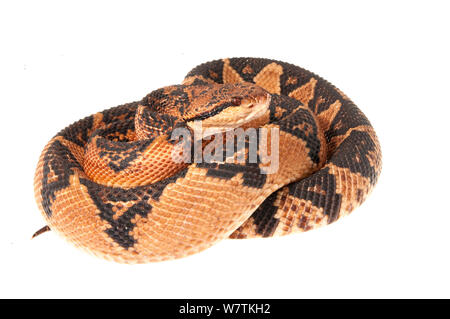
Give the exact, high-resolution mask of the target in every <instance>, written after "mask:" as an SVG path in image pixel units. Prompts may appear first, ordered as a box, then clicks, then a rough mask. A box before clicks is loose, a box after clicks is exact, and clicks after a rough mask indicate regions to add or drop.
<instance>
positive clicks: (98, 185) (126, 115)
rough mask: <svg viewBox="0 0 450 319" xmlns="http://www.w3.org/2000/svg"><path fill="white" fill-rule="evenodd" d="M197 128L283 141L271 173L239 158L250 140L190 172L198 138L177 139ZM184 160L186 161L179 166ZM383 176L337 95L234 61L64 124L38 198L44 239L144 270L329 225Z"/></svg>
mask: <svg viewBox="0 0 450 319" xmlns="http://www.w3.org/2000/svg"><path fill="white" fill-rule="evenodd" d="M196 121H197V122H198V121H200V122H201V124H202V125H203V129H212V130H213V131H214V130H216V131H214V132H215V133H216V134H219V135H220V134H223V135H225V132H227V131H229V130H231V129H237V128H243V129H246V128H252V127H255V128H261V127H262V128H267V129H268V130H267V132H269V133H268V137H267V144H266V145H270V142H271V141H272V140H275V135H274V133H272V132H278V135H277V142H278V145H279V146H278V153H279V163H278V169H277V170H276V171H275V172H271V173H269V174H266V173H263V169H264V168H266V167H267V163H264V162H261V161H260V162H256V163H254V162H250V161H249V160H248V158H249V154H250V153H251V145H250V144H251V143H249V137H245V143H244V144H243V146H242V147H241V149H239V148H236V149H234V153H233V154H231V159H232V160H231V161H230V160H229V159H230V158H229V157H227V159H228V160H226V161H216V162H214V161H213V162H206V161H204V162H200V161H195V160H194V162H193V163H192V161H190V162H191V163H189V161H186V157H183V156H184V155H181V149H177V147H179V146H180V145H191V146H192V145H194V144H195V143H196V141H195V140H194V139H193V138H192V139H190V140H189V138H187V139H184V140H183V139H178V140H176V141H174V140H172V134H173V133H174V132H175V130H176V129H177V128H179V129H184V130H185V131H187V132H192V131H193V123H194V122H196ZM270 129H276V130H275V131H273V130H270ZM217 130H219V131H217ZM229 140H230V139H227V138H226V139H225V141H224V142H220V143H226V142H228V141H229ZM188 142H189V143H188ZM186 143H187V144H186ZM213 143H216V145H217V141H216V139H215V138H214V139H210V141H201V142H200V148H201V149H202V150H204V149H206V148H207V147H208V146H209V145H212V144H213ZM174 151H175V152H174ZM179 151H180V155H179V156H180V158H179V159H184V160H180V161H174V157H173V154H178V153H177V152H179ZM263 151H267V150H266V149H264V146H259V148H258V149H257V152H258V154H259V155H261V154H262V153H263ZM239 154H241V155H242V154H243V156H244V158H245V160H244V161H243V162H242V161H240V162H239V161H236V160H235V159H236V158H237V157H238V155H239ZM233 159H234V160H233ZM380 170H381V151H380V146H379V143H378V139H377V137H376V134H375V132H374V130H373V128H372V126H371V124H370V122H369V121H368V120H367V118H366V117H365V116H364V114H363V113H362V112H361V111H360V110H359V109H358V108H357V107H356V106H355V105H354V104H353V103H352V102H351V101H350V99H349V98H348V97H347V96H346V95H344V94H343V93H342V92H341V91H339V90H338V89H336V88H335V87H334V86H332V85H331V84H329V83H328V82H326V81H325V80H323V79H322V78H320V77H318V76H316V75H315V74H313V73H311V72H309V71H306V70H304V69H302V68H300V67H297V66H294V65H291V64H288V63H284V62H279V61H274V60H268V59H259V58H232V59H223V60H216V61H212V62H208V63H204V64H202V65H199V66H197V67H196V68H194V69H193V70H192V71H191V72H189V74H188V75H187V77H186V78H185V80H184V81H183V83H182V85H174V86H169V87H165V88H162V89H159V90H156V91H154V92H152V93H150V94H149V95H147V96H146V97H145V98H144V99H142V100H141V101H138V102H133V103H128V104H124V105H120V106H117V107H114V108H111V109H108V110H105V111H103V112H100V113H96V114H94V115H91V116H89V117H87V118H85V119H82V120H80V121H78V122H76V123H74V124H72V125H70V126H68V127H67V128H65V129H64V130H62V131H61V132H60V133H59V134H57V135H56V136H55V137H54V138H53V139H52V140H51V141H50V142H49V143H48V144H47V145H46V146H45V148H44V150H43V152H42V154H41V157H40V160H39V163H38V166H37V169H36V174H35V179H34V189H35V197H36V201H37V204H38V206H39V209H40V210H41V212H42V214H43V216H44V217H45V219H46V221H47V224H48V226H49V227H50V228H51V229H52V230H54V231H56V232H57V233H59V234H61V235H62V236H63V237H65V238H66V239H68V240H69V241H70V242H72V243H73V244H75V245H76V246H78V247H81V248H84V249H86V250H87V251H89V252H91V253H93V254H95V255H97V256H100V257H103V258H106V259H109V260H114V261H118V262H125V263H143V262H150V261H160V260H167V259H173V258H180V257H183V256H187V255H190V254H193V253H196V252H198V251H201V250H203V249H205V248H207V247H210V246H211V245H213V244H214V243H216V242H218V241H219V240H222V239H224V238H227V237H230V238H251V237H271V236H280V235H286V234H289V233H293V232H301V231H307V230H310V229H313V228H315V227H318V226H321V225H326V224H329V223H332V222H334V221H336V220H337V219H338V218H340V217H342V216H345V215H347V214H349V213H350V212H351V211H352V210H353V209H355V208H356V207H357V206H359V205H360V204H361V203H362V202H363V201H364V199H365V198H366V196H367V195H368V194H369V192H370V191H371V190H372V188H373V187H374V185H375V183H376V182H377V179H378V176H379V173H380Z"/></svg>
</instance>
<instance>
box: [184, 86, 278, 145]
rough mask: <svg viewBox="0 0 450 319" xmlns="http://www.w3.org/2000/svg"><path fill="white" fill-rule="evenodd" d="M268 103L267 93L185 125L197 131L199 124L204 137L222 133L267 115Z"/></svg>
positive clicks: (195, 119) (268, 96)
mask: <svg viewBox="0 0 450 319" xmlns="http://www.w3.org/2000/svg"><path fill="white" fill-rule="evenodd" d="M270 101H271V96H270V94H268V93H265V94H263V95H260V96H256V97H252V98H246V99H243V100H242V101H241V104H240V105H239V106H230V105H227V107H221V108H220V109H219V110H217V111H216V110H215V111H214V112H210V113H209V114H208V116H206V115H203V116H200V117H196V118H194V119H191V120H190V121H188V122H186V124H187V126H188V127H190V128H191V129H198V128H199V126H200V124H201V128H202V131H203V133H204V134H206V136H208V135H213V134H216V133H223V132H226V131H229V130H232V129H236V128H239V127H241V126H244V125H245V124H248V123H250V122H253V121H255V120H257V119H259V118H261V117H262V116H264V115H265V114H267V112H268V110H269V105H270ZM205 130H207V132H208V133H206V132H205ZM204 137H205V135H204Z"/></svg>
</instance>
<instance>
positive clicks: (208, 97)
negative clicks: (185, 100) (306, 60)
mask: <svg viewBox="0 0 450 319" xmlns="http://www.w3.org/2000/svg"><path fill="white" fill-rule="evenodd" d="M190 90H191V96H192V100H191V105H190V108H189V109H188V112H186V113H185V114H184V119H185V121H186V122H187V125H188V126H189V127H191V128H193V126H194V125H197V124H198V122H199V121H200V122H201V125H202V128H203V130H206V129H207V130H208V131H209V132H211V133H215V132H224V131H227V130H231V129H235V128H238V127H243V126H246V125H249V124H250V123H256V122H258V120H260V119H261V118H263V117H264V116H265V115H268V112H269V104H270V100H271V96H270V94H269V93H268V92H267V91H265V90H264V89H263V88H261V87H259V86H256V85H253V84H250V83H236V84H212V85H206V86H197V87H191V88H190ZM266 119H268V117H267V116H266ZM263 124H266V123H263ZM259 125H260V124H259ZM259 125H258V126H259Z"/></svg>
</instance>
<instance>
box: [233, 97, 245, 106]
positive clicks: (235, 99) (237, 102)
mask: <svg viewBox="0 0 450 319" xmlns="http://www.w3.org/2000/svg"><path fill="white" fill-rule="evenodd" d="M241 103H242V98H241V97H239V96H235V97H233V98H232V99H231V104H233V105H234V106H239V105H241Z"/></svg>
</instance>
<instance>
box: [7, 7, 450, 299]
mask: <svg viewBox="0 0 450 319" xmlns="http://www.w3.org/2000/svg"><path fill="white" fill-rule="evenodd" d="M447 4H448V2H447V1H422V2H416V1H376V2H372V3H371V4H369V2H366V1H305V2H301V1H291V2H289V1H280V0H277V1H261V0H260V1H254V2H253V1H230V0H227V1H205V2H201V1H198V2H197V1H180V2H171V1H163V2H162V1H161V2H156V1H148V2H142V3H137V2H133V1H123V2H122V3H117V2H114V1H107V2H93V1H87V2H83V1H77V2H71V4H69V3H68V2H62V1H54V2H49V1H29V2H23V1H14V2H13V1H9V2H6V1H5V2H2V3H1V4H0V35H1V38H0V41H1V43H0V45H1V47H0V90H1V91H0V108H1V113H0V118H1V125H0V129H1V135H0V136H1V147H0V149H1V156H0V161H1V165H0V167H1V175H0V179H1V182H0V187H1V189H0V196H1V197H0V198H1V201H0V203H1V204H0V216H1V220H0V297H63V298H65V297H76V298H78V297H87V298H90V297H125V298H128V297H147V298H174V297H178V298H197V297H202V298H215V297H224V298H228V297H235V298H240V297H253V298H257V297H267V298H281V297H285V298H300V297H305V298H313V297H343V298H348V297H362V298H367V297H375V298H378V297H387V298H391V297H450V292H449V289H450V288H449V287H450V272H449V268H450V256H449V243H450V231H449V222H450V211H449V205H448V200H449V195H448V192H449V186H450V176H449V172H448V171H449V168H448V155H449V151H448V149H449V147H448V141H449V138H448V137H449V108H450V94H449V84H450V81H449V74H450V67H449V57H450V50H449V42H450V41H449V31H450V23H449V17H448V14H449V12H450V10H449V6H448V5H447ZM236 56H255V57H267V58H275V59H278V60H282V61H286V62H290V63H293V64H296V65H299V66H302V67H305V68H307V69H310V70H312V71H314V72H315V73H318V74H319V75H321V76H323V77H324V78H326V79H327V80H329V81H331V82H332V83H334V84H335V85H336V86H337V87H339V88H341V89H342V90H343V91H344V92H346V94H347V95H349V96H350V97H351V98H352V99H353V100H354V101H355V103H356V104H357V105H358V106H359V107H360V108H361V109H362V110H363V112H364V113H365V114H366V115H367V117H368V118H369V119H370V121H371V122H372V124H373V125H374V127H375V129H376V131H377V133H378V135H379V138H380V142H381V146H382V150H383V155H384V157H383V163H384V166H383V172H382V175H381V177H380V180H379V183H378V185H377V187H376V188H375V190H374V192H373V193H372V195H371V196H370V197H369V198H368V200H367V201H366V202H365V203H364V204H363V206H362V207H360V208H358V209H357V210H356V211H355V212H354V213H353V214H352V215H350V216H349V217H347V218H344V219H342V220H339V221H338V222H336V223H334V224H332V225H330V226H327V227H324V228H321V229H318V230H315V231H312V232H309V233H304V234H297V235H291V236H288V237H284V238H276V239H273V238H272V239H267V240H264V239H263V240H246V241H231V240H226V241H223V242H221V243H219V244H218V245H216V246H214V247H212V248H210V249H208V250H206V251H204V252H202V253H200V254H197V255H194V256H191V257H188V258H184V259H180V260H176V261H169V262H162V263H154V264H145V265H134V266H129V265H121V264H115V263H112V262H106V261H103V260H101V259H97V258H96V257H92V256H90V255H88V254H86V253H84V252H82V251H79V250H78V249H76V248H73V247H72V246H71V245H70V244H68V243H66V242H65V241H64V240H62V239H61V238H59V237H58V236H57V235H55V234H54V233H51V232H50V233H46V234H44V235H42V236H40V237H38V238H36V239H35V240H32V241H31V240H30V236H31V234H32V233H33V232H34V231H36V230H37V229H38V228H40V227H41V226H43V225H44V220H43V218H42V217H41V215H40V213H39V212H38V209H37V206H36V204H35V201H34V195H33V174H34V170H35V166H36V163H37V160H38V157H39V154H40V152H41V150H42V148H43V147H44V145H45V144H46V143H47V141H48V140H49V139H50V138H51V137H52V136H53V135H55V134H56V133H57V132H58V131H59V130H61V129H62V128H64V127H65V126H67V125H69V124H70V123H72V122H73V121H75V120H78V119H80V118H82V117H85V116H87V115H90V114H92V113H94V112H96V111H100V110H103V109H105V108H108V107H112V106H115V105H118V104H121V103H125V102H130V101H134V100H138V99H140V98H142V97H143V96H144V95H146V94H147V93H148V92H150V91H152V90H154V89H156V88H159V87H162V86H165V85H169V84H176V83H179V82H180V81H181V80H182V79H183V77H184V75H185V74H186V73H187V72H188V71H189V70H190V69H191V68H192V67H194V66H196V65H197V64H199V63H202V62H206V61H208V60H212V59H217V58H223V57H236Z"/></svg>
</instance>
